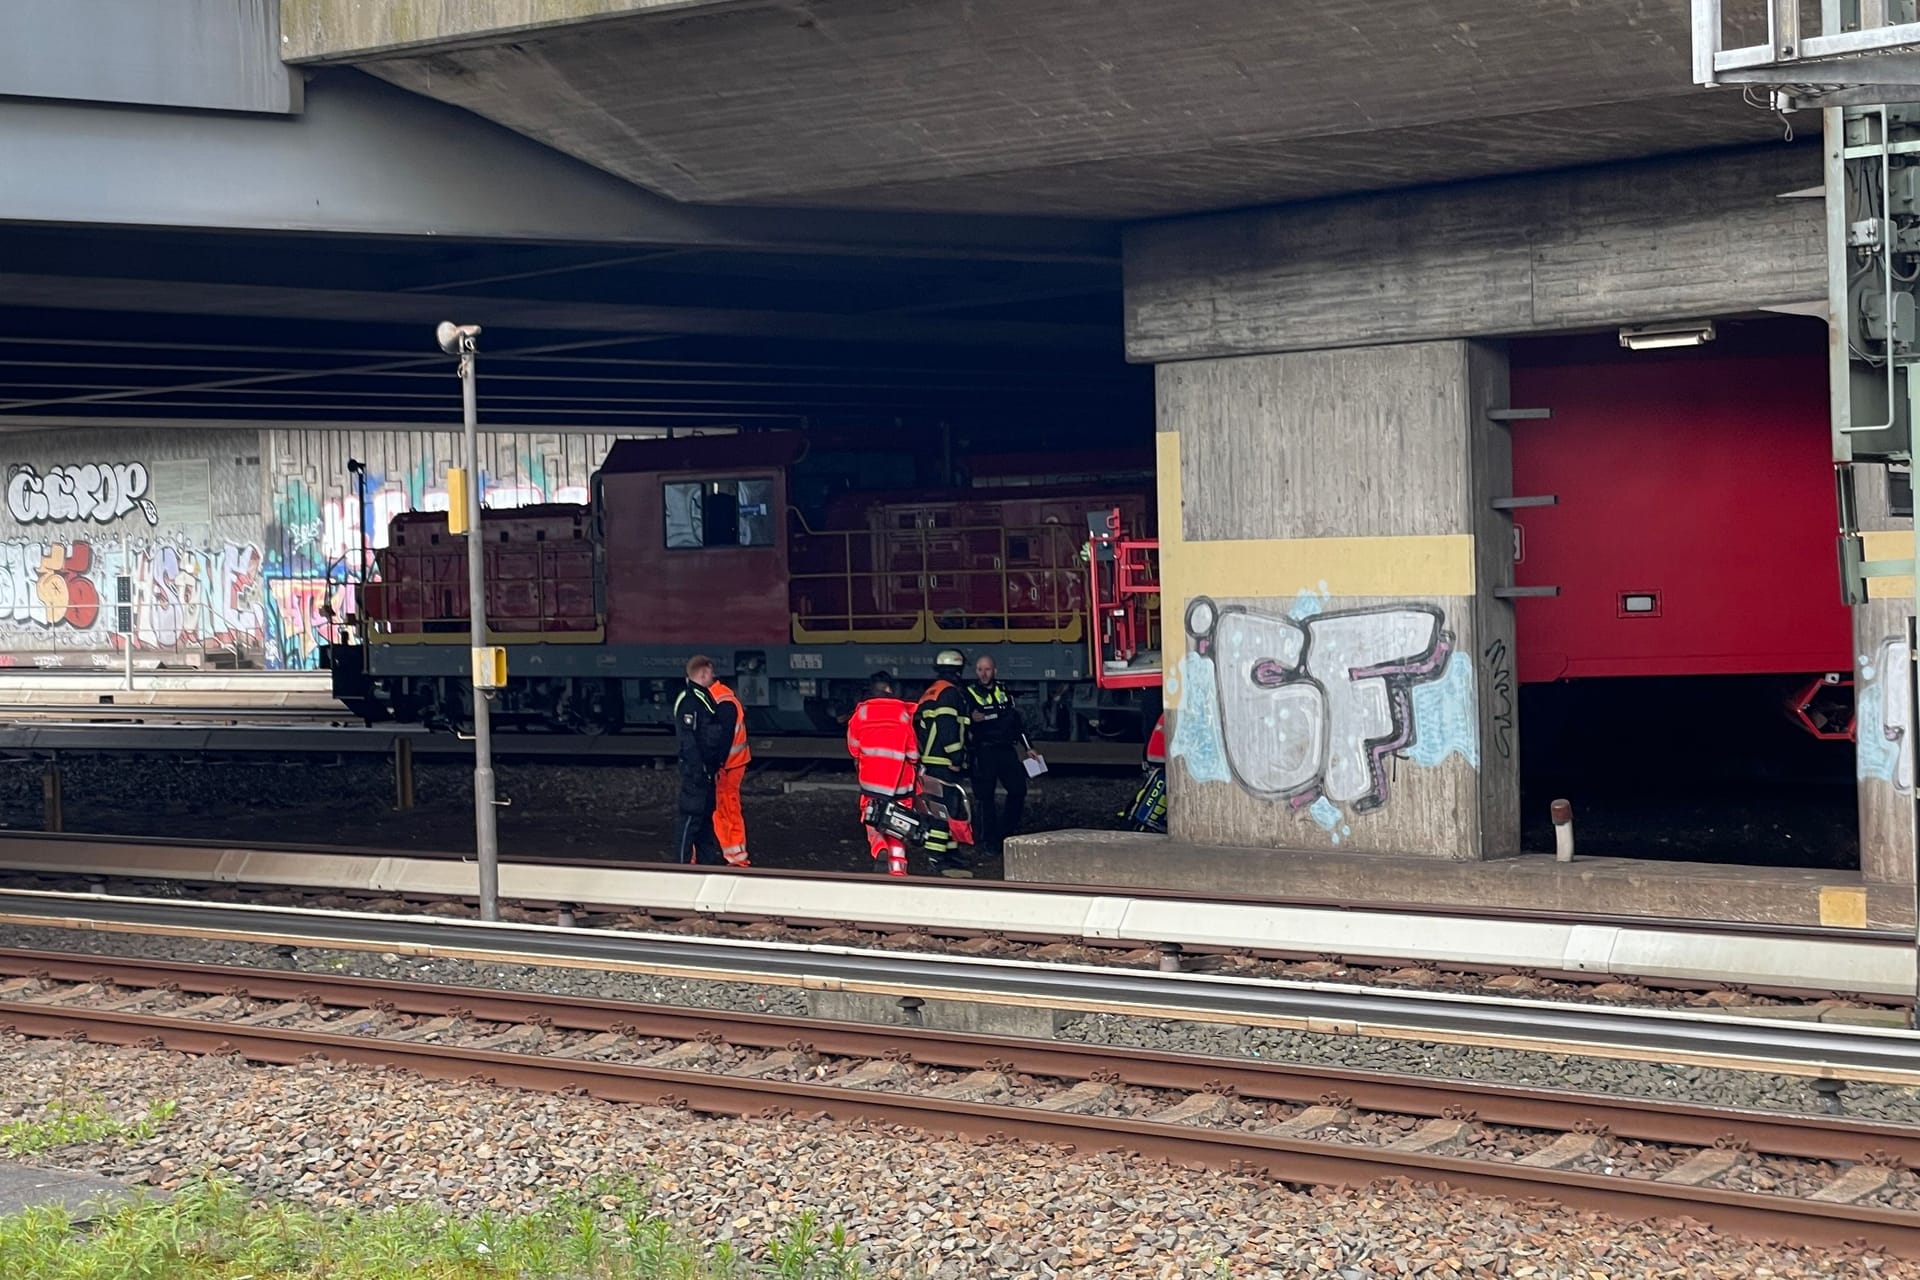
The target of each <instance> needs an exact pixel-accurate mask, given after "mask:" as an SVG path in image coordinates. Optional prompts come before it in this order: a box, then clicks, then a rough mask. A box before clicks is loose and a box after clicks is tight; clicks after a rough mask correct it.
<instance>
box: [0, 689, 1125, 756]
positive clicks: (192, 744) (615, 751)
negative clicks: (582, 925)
mask: <svg viewBox="0 0 1920 1280" xmlns="http://www.w3.org/2000/svg"><path fill="white" fill-rule="evenodd" d="M749 741H750V744H751V746H752V748H753V753H754V756H755V758H756V759H760V760H792V761H809V760H828V761H835V762H841V761H845V760H846V759H847V749H846V744H845V743H844V742H842V741H841V740H840V738H839V737H837V736H831V735H823V736H818V737H799V736H780V735H765V736H761V735H756V736H754V737H753V738H751V739H750V740H749ZM402 743H404V744H406V748H407V750H408V751H409V752H410V753H411V754H412V755H414V756H416V757H418V758H420V759H423V760H425V759H448V758H451V759H469V760H470V759H472V757H473V746H472V744H471V742H469V741H467V740H465V739H462V738H459V737H456V736H455V735H453V734H450V733H430V732H427V731H426V730H423V729H419V728H414V727H409V726H396V725H366V724H363V723H361V722H360V721H358V720H357V719H355V718H354V717H353V716H352V715H350V714H349V713H348V712H347V711H346V710H345V709H344V708H342V707H340V706H338V705H337V704H334V705H331V706H310V707H298V708H294V707H285V708H283V707H257V706H245V707H240V706H179V705H165V706H150V705H128V706H120V705H113V704H102V705H94V704H83V705H71V706H59V707H54V706H46V705H41V704H29V705H23V706H4V705H0V750H9V751H17V752H30V753H36V754H44V753H49V752H93V751H97V752H127V751H152V752H208V753H220V754H235V755H281V754H300V753H308V752H312V753H325V754H341V755H391V754H393V753H394V752H395V751H396V750H397V749H398V748H399V747H400V745H401V744H402ZM493 750H494V754H495V756H496V757H498V758H501V759H522V758H533V759H562V760H648V759H666V758H668V757H671V756H672V755H673V754H674V752H675V750H676V747H675V745H674V740H673V737H672V735H671V734H667V733H641V732H635V733H617V734H606V733H591V734H553V733H534V732H524V733H521V732H511V731H509V732H501V733H497V734H496V735H495V737H494V739H493ZM1041 750H1042V751H1043V753H1044V754H1045V755H1046V758H1047V763H1048V765H1049V767H1051V768H1057V769H1089V768H1100V769H1109V768H1119V769H1123V768H1132V767H1134V766H1137V765H1138V764H1139V762H1140V746H1139V744H1137V743H1114V742H1048V743H1043V744H1042V745H1041Z"/></svg>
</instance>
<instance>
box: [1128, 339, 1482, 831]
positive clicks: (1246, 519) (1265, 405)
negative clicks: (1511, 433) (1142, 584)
mask: <svg viewBox="0 0 1920 1280" xmlns="http://www.w3.org/2000/svg"><path fill="white" fill-rule="evenodd" d="M1506 395H1507V368H1506V360H1505V357H1504V354H1503V352H1502V351H1501V349H1500V348H1499V347H1497V346H1494V345H1489V344H1484V343H1478V342H1468V341H1438V342H1421V343H1412V344H1407V345H1401V346H1386V347H1368V348H1352V349H1346V350H1336V351H1313V352H1301V353H1293V354H1284V355H1248V356H1232V357H1227V358H1222V359H1212V360H1198V361H1192V362H1187V363H1179V364H1166V365H1162V366H1161V367H1160V369H1159V375H1158V397H1159V409H1158V423H1159V437H1158V439H1159V466H1160V517H1159V519H1160V545H1161V580H1162V583H1163V584H1164V588H1165V605H1164V607H1165V613H1164V617H1165V619H1166V634H1165V636H1164V643H1163V648H1164V651H1165V655H1166V664H1167V671H1168V676H1167V685H1166V696H1167V709H1168V723H1169V726H1170V728H1171V738H1170V742H1169V751H1170V757H1171V758H1170V761H1169V795H1170V805H1171V810H1170V820H1171V824H1172V834H1173V835H1174V836H1175V837H1176V838H1177V839H1181V840H1190V841H1196V842H1203V843H1209V844H1224V845H1242V846H1261V847H1269V848H1282V849H1286V848H1304V849H1322V850H1325V849H1338V850H1341V851H1349V852H1357V853H1377V854H1402V855H1413V856H1420V857H1431V858H1450V859H1461V860H1465V859H1477V858H1484V857H1492V856H1500V855H1504V854H1511V853H1516V852H1518V849H1519V775H1518V768H1517V760H1518V757H1519V742H1518V738H1517V733H1516V728H1517V726H1516V725H1515V724H1514V714H1513V712H1514V709H1513V702H1512V688H1513V686H1512V676H1511V671H1512V668H1511V655H1512V653H1513V608H1512V605H1511V604H1510V603H1508V602H1507V601H1505V600H1498V599H1495V598H1494V597H1493V595H1492V594H1491V592H1492V589H1493V588H1495V587H1501V586H1506V585H1508V584H1509V583H1510V582H1511V581H1512V534H1511V524H1510V521H1509V520H1508V518H1507V517H1506V516H1505V515H1504V514H1501V513H1499V512H1497V511H1495V510H1494V509H1493V507H1492V505H1491V504H1492V501H1493V500H1494V499H1495V498H1500V497H1505V496H1508V494H1509V492H1510V485H1511V457H1510V448H1509V440H1508V433H1507V429H1506V428H1505V426H1504V425H1502V424H1501V423H1499V422H1496V421H1494V420H1492V419H1491V418H1489V417H1488V413H1489V411H1490V410H1492V409H1496V408H1502V407H1505V406H1506V404H1507V399H1506Z"/></svg>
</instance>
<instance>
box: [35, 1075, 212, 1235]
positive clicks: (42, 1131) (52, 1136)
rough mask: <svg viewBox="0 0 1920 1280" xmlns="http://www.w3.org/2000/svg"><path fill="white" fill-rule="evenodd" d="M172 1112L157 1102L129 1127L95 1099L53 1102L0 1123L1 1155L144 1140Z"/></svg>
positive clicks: (172, 1109) (173, 1109)
mask: <svg viewBox="0 0 1920 1280" xmlns="http://www.w3.org/2000/svg"><path fill="white" fill-rule="evenodd" d="M175 1109H176V1107H175V1104H173V1103H171V1102H156V1103H154V1104H153V1105H152V1106H151V1107H148V1108H147V1114H146V1115H145V1116H144V1117H143V1118H141V1119H139V1120H135V1121H133V1122H132V1123H131V1124H129V1123H127V1122H126V1121H123V1120H116V1119H114V1118H113V1117H112V1116H110V1115H108V1114H107V1109H106V1106H105V1105H104V1104H103V1103H101V1102H99V1101H98V1100H97V1099H89V1100H88V1101H87V1102H85V1103H81V1104H75V1103H71V1102H60V1101H56V1102H52V1103H49V1104H48V1105H47V1109H46V1111H45V1112H44V1113H42V1114H41V1115H38V1116H32V1117H28V1118H26V1119H22V1120H8V1121H6V1122H4V1123H0V1155H9V1156H31V1155H38V1154H40V1153H41V1152H43V1151H51V1150H53V1149H54V1148H55V1147H65V1146H71V1145H73V1144H74V1143H79V1142H107V1141H111V1140H114V1139H120V1140H124V1141H131V1142H139V1141H143V1140H145V1139H147V1138H151V1137H152V1136H153V1134H154V1131H155V1130H156V1129H157V1128H159V1126H160V1125H162V1124H164V1123H166V1122H167V1121H168V1120H171V1119H172V1118H173V1113H174V1111H175ZM0 1256H4V1255H0Z"/></svg>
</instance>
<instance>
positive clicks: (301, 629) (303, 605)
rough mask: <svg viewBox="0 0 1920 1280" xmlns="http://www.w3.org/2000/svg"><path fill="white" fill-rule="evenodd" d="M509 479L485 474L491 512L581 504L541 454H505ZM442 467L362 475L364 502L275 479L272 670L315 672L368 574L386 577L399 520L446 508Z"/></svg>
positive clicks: (270, 556) (581, 497)
mask: <svg viewBox="0 0 1920 1280" xmlns="http://www.w3.org/2000/svg"><path fill="white" fill-rule="evenodd" d="M503 465H507V466H509V467H511V468H512V469H514V470H515V471H516V473H517V474H515V475H514V476H512V477H503V478H496V477H494V476H492V475H490V474H488V473H487V472H485V471H482V473H481V477H480V483H481V495H482V497H481V501H482V502H483V503H484V504H485V505H486V506H488V507H492V508H509V507H522V506H532V505H534V504H536V503H543V502H571V503H584V502H586V501H587V495H588V489H587V486H586V485H585V484H581V483H577V482H574V481H573V480H572V479H570V478H568V479H565V480H564V482H561V481H562V479H563V478H562V477H558V476H555V475H552V474H550V471H549V468H548V467H547V465H546V463H545V462H544V461H543V460H542V458H541V456H540V455H539V454H536V453H533V452H526V453H522V454H520V455H519V456H518V457H517V458H516V457H513V456H508V457H506V458H505V459H504V461H503ZM444 470H445V468H444V467H441V466H439V465H438V463H436V462H429V461H428V460H426V459H415V460H414V461H413V462H412V463H411V464H410V465H408V466H407V467H406V468H405V469H404V470H402V471H399V472H397V473H394V474H383V473H381V472H378V471H374V470H371V469H369V470H368V471H367V472H366V473H365V479H364V482H363V483H364V488H365V497H364V499H363V498H362V497H361V495H360V493H358V492H353V491H350V490H349V488H348V486H346V485H345V484H344V483H343V484H342V486H341V488H340V491H338V492H335V493H332V494H330V495H328V496H325V497H322V496H321V495H320V494H317V493H315V492H314V490H313V488H312V486H311V485H309V484H308V482H307V481H306V480H305V479H304V478H302V477H300V476H289V477H285V478H283V479H282V480H281V481H280V482H278V483H277V484H276V486H275V488H274V490H273V493H272V495H271V500H270V507H271V514H270V519H269V522H268V525H267V538H266V547H267V553H266V562H265V566H264V571H265V576H266V580H267V591H266V596H265V605H266V609H267V619H266V628H265V637H264V650H265V662H266V665H267V666H268V667H270V668H276V669H284V670H311V669H313V668H315V667H317V666H318V665H319V663H320V651H321V649H322V648H324V647H325V646H326V645H329V644H332V643H333V642H334V640H335V639H336V638H337V637H338V633H339V630H340V628H341V626H342V625H343V624H344V621H345V619H346V618H347V617H348V616H349V615H351V614H352V613H353V612H354V609H355V605H356V588H357V584H358V583H359V582H360V581H361V580H362V578H363V576H364V578H365V580H367V581H377V580H378V578H379V576H380V575H379V560H378V554H377V553H378V552H379V551H380V550H381V549H382V548H384V547H385V546H386V545H387V535H388V530H389V529H390V528H391V526H392V523H393V518H394V517H395V516H397V515H401V514H403V513H405V512H409V511H445V510H446V509H447V501H448V500H447V493H446V490H445V489H443V488H440V487H439V485H438V481H439V477H440V475H441V474H442V473H443V472H444Z"/></svg>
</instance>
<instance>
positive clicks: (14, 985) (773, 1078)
mask: <svg viewBox="0 0 1920 1280" xmlns="http://www.w3.org/2000/svg"><path fill="white" fill-rule="evenodd" d="M0 1027H6V1028H10V1029H11V1030H13V1031H15V1032H17V1033H19V1034H24V1035H30V1036H66V1037H80V1038H85V1039H88V1040H95V1041H100V1042H104V1043H111V1044H122V1045H145V1046H149V1047H164V1048H168V1049H173V1050H178V1051H184V1052H190V1053H224V1054H235V1055H238V1056H240V1057H243V1058H245V1059H248V1060H251V1061H256V1062H265V1063H289V1062H295V1061H299V1060H301V1059H303V1058H306V1057H308V1056H309V1055H313V1054H320V1055H323V1056H325V1057H327V1058H329V1059H334V1060H340V1061H348V1062H356V1063H365V1064H371V1065H378V1066H383V1067H392V1068H401V1069H406V1070H411V1071H415V1072H419V1073H421V1074H423V1075H429V1076H435V1077H440V1078H448V1079H471V1078H474V1077H476V1076H478V1077H481V1078H484V1079H488V1080H491V1081H495V1082H499V1083H503V1084H508V1085H512V1086H517V1087H522V1088H527V1089H535V1090H548V1091H581V1090H583V1091H585V1092H587V1093H590V1094H592V1095H594V1096H597V1097H600V1098H603V1099H607V1100H612V1101H620V1102H628V1103H638V1104H643V1105H656V1106H669V1107H675V1108H679V1109H686V1110H694V1111H701V1112H711V1113H716V1114H729V1115H752V1114H757V1113H767V1112H771V1111H778V1112H800V1113H819V1114H824V1115H827V1116H830V1117H833V1118H835V1119H837V1120H866V1121H877V1122H885V1123H893V1124H901V1125H908V1126H913V1127H916V1128H920V1129H924V1130H929V1131H934V1132H957V1133H961V1134H967V1135H972V1136H977V1137H982V1138H1019V1139H1027V1140H1032V1141H1038V1142H1047V1143H1053V1144H1057V1145H1062V1146H1069V1147H1072V1146H1094V1147H1101V1148H1118V1149H1123V1150H1126V1151H1129V1152H1136V1153H1139V1154H1142V1155H1147V1156H1153V1157H1158V1158H1164V1159H1168V1160H1173V1161H1181V1162H1197V1163H1202V1164H1206V1165H1210V1166H1215V1167H1222V1168H1231V1169H1235V1170H1238V1171H1241V1172H1262V1173H1265V1174H1266V1175H1268V1176H1270V1177H1274V1178H1278V1179H1282V1180H1285V1181H1289V1182H1300V1183H1322V1184H1359V1183H1366V1182H1371V1181H1374V1180H1378V1179H1382V1178H1391V1177H1412V1178H1416V1179H1423V1180H1430V1181H1441V1182H1445V1183H1447V1184H1449V1185H1455V1186H1460V1187H1465V1188H1470V1189H1472V1190H1475V1191H1480V1192H1485V1193H1490V1194H1497V1195H1504V1196H1508V1197H1516V1198H1536V1197H1541V1196H1548V1197H1552V1198H1554V1199H1557V1200H1560V1201H1563V1202H1565V1203H1567V1204H1570V1205H1575V1206H1579V1207H1585V1208H1592V1209H1597V1210H1601V1211H1605V1212H1608V1213H1612V1214H1615V1215H1618V1216H1621V1217H1626V1218H1646V1217H1690V1218H1695V1219H1699V1220H1704V1221H1706V1222H1709V1223H1711V1224H1713V1225H1715V1226H1717V1227H1720V1228H1722V1229H1724V1230H1728V1231H1731V1232H1735V1233H1740V1234H1746V1235H1751V1236H1758V1237H1763V1238H1769V1239H1778V1238H1782V1237H1784V1238H1788V1239H1792V1240H1795V1241H1802V1242H1806V1243H1816V1244H1838V1243H1842V1242H1846V1241H1857V1240H1863V1239H1864V1240H1866V1241H1867V1242H1869V1243H1870V1244H1871V1245H1872V1246H1873V1247H1876V1248H1878V1249H1882V1250H1885V1251H1887V1252H1890V1253H1894V1254H1898V1255H1902V1256H1910V1257H1911V1256H1920V1184H1917V1183H1916V1179H1915V1178H1914V1176H1913V1174H1912V1172H1911V1170H1912V1169H1914V1168H1915V1167H1916V1166H1917V1165H1920V1131H1916V1130H1914V1129H1913V1128H1910V1127H1897V1126H1892V1125H1886V1124H1877V1123H1872V1122H1867V1121H1861V1120H1856V1119H1849V1118H1841V1117H1818V1118H1814V1117H1799V1116H1782V1115H1773V1114H1767V1113H1760V1112H1750V1111H1741V1110H1736V1109H1731V1108H1718V1107H1712V1108H1709V1107H1697V1106H1677V1105H1672V1104H1667V1103H1655V1102H1644V1101H1635V1100H1626V1099H1619V1098H1612V1097H1599V1096H1592V1095H1582V1094H1579V1093H1572V1092H1553V1091H1545V1090H1539V1089H1529V1088H1515V1087H1499V1086H1487V1085H1467V1084H1461V1083H1457V1082H1449V1081H1443V1080H1434V1079H1429V1078H1425V1077H1419V1076H1407V1075H1392V1074H1381V1073H1371V1072H1353V1071H1332V1070H1326V1069H1319V1068H1306V1067H1301V1066H1296V1065H1289V1064H1281V1063H1266V1062H1261V1063H1249V1062H1244V1061H1221V1060H1216V1059H1208V1058H1203V1057H1196V1056H1190V1055H1183V1054H1173V1053H1143V1052H1140V1051H1135V1050H1118V1049H1111V1048H1102V1047H1098V1046H1081V1045H1076V1046H1070V1047H1069V1046H1061V1045H1059V1044H1053V1043H1035V1042H1031V1041H1025V1040H1019V1039H1012V1038H1006V1037H993V1036H980V1035H961V1034H955V1033H950V1032H936V1031H927V1030H916V1029H909V1028H884V1029H883V1028H875V1027H872V1026H867V1025H861V1024H848V1023H829V1022H821V1021H814V1020H802V1019H782V1018H772V1017H767V1016H764V1015H742V1014H726V1013H714V1012H700V1013H692V1012H689V1011H687V1010H684V1009H674V1008H663V1007H651V1006H640V1005H633V1004H626V1003H618V1002H610V1001H602V1000H591V999H582V998H577V997H558V996H536V995H523V994H507V993H503V992H501V991H497V990H489V989H484V988H449V987H443V986H429V985H424V984H419V983H410V982H397V981H384V980H374V979H366V978H349V977H337V976H336V977H323V976H316V975H311V974H286V973H263V972H261V971H258V970H253V969H244V968H232V967H219V966H198V965H186V964H178V963H166V962H157V961H128V960H108V959H102V958H100V957H96V956H82V955H59V954H40V953H34V952H26V951H19V950H5V951H0Z"/></svg>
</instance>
